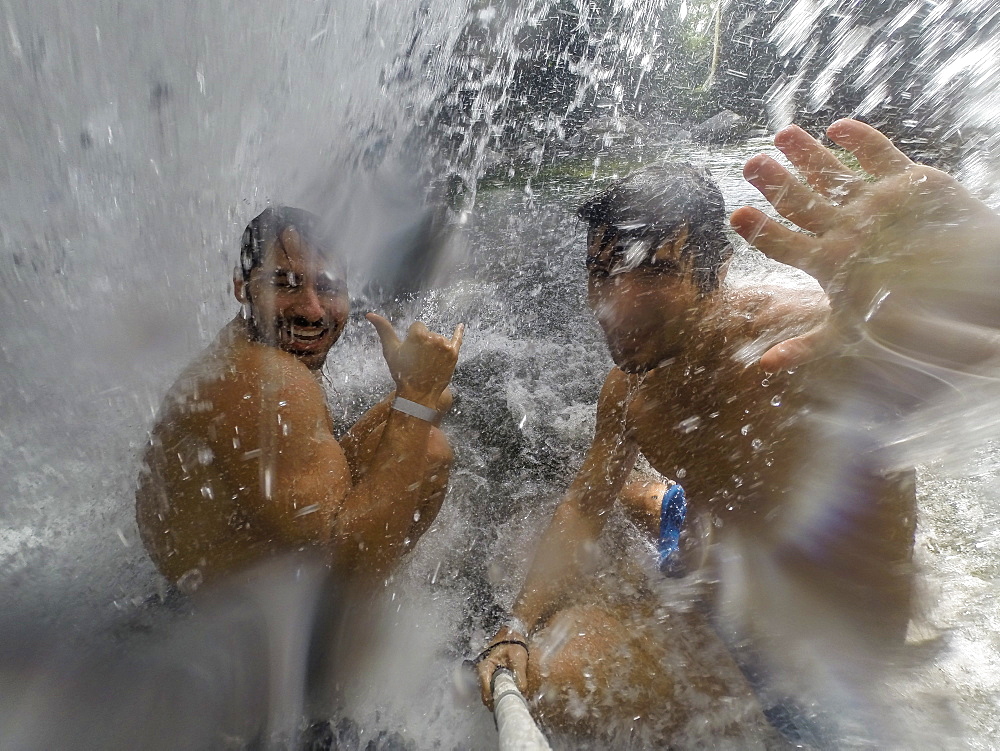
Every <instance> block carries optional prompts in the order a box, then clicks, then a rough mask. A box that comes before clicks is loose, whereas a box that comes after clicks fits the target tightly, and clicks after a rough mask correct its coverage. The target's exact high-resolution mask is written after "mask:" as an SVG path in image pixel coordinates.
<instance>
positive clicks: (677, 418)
mask: <svg viewBox="0 0 1000 751" xmlns="http://www.w3.org/2000/svg"><path fill="white" fill-rule="evenodd" d="M660 371H663V372H660ZM660 371H654V372H653V373H650V374H649V376H648V377H647V380H646V381H645V382H644V383H643V384H642V385H641V386H640V388H639V389H638V392H637V394H636V397H635V398H634V399H633V400H632V402H631V404H630V405H629V409H628V413H627V415H628V417H627V419H628V423H629V430H630V433H631V435H632V436H633V437H634V439H635V441H636V442H637V444H638V446H639V449H640V451H641V452H642V454H643V455H644V456H645V457H646V459H647V460H648V461H649V463H650V464H651V465H652V466H653V468H654V469H656V470H657V471H658V472H660V473H661V474H663V475H665V476H667V477H669V478H671V479H673V480H676V481H677V482H679V483H681V484H682V485H684V486H685V488H686V489H687V491H688V496H689V497H690V498H691V499H692V502H694V503H709V504H711V505H712V506H713V507H715V508H730V510H731V508H735V507H736V506H738V505H739V504H740V502H741V501H742V500H743V499H745V498H746V497H748V496H749V495H751V494H752V492H753V490H754V489H755V487H756V486H757V485H759V479H760V476H761V473H762V471H763V470H764V468H766V467H768V466H770V464H771V463H772V462H773V461H774V451H775V448H776V442H777V439H778V435H779V429H780V426H781V425H782V424H783V423H784V422H785V421H786V420H787V417H788V415H787V411H786V409H785V404H784V402H785V392H786V389H787V388H788V385H789V384H788V378H787V376H786V377H779V378H774V377H772V378H766V377H765V376H764V374H763V373H761V372H760V370H759V369H757V368H756V367H749V368H747V367H744V366H743V365H741V364H737V363H732V362H724V363H720V364H718V366H717V367H715V368H713V369H711V370H709V369H708V368H705V369H701V370H698V369H690V368H680V367H677V368H669V369H660Z"/></svg>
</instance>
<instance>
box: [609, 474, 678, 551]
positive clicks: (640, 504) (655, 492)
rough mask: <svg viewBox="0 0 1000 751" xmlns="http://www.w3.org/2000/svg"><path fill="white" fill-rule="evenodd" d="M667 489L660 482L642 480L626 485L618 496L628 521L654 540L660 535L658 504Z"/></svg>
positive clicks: (664, 484)
mask: <svg viewBox="0 0 1000 751" xmlns="http://www.w3.org/2000/svg"><path fill="white" fill-rule="evenodd" d="M667 487H668V483H666V482H664V481H662V480H650V479H645V478H643V479H637V480H632V481H631V482H628V483H626V485H625V487H623V488H622V489H621V492H620V493H619V494H618V502H619V503H620V504H621V505H622V510H623V511H624V512H625V515H626V516H627V517H628V519H629V521H631V522H632V523H633V524H635V526H637V527H638V528H639V529H640V530H642V531H644V532H646V533H647V534H648V535H649V536H650V537H652V538H654V539H655V538H656V537H657V536H659V533H660V504H661V503H662V501H663V494H664V493H665V492H666V491H667Z"/></svg>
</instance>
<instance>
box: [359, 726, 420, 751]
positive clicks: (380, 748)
mask: <svg viewBox="0 0 1000 751" xmlns="http://www.w3.org/2000/svg"><path fill="white" fill-rule="evenodd" d="M416 749H417V747H416V744H414V743H412V742H411V741H408V740H406V738H404V737H403V736H402V735H401V734H400V733H397V732H395V731H393V732H389V731H386V730H382V731H380V732H379V734H378V736H377V737H375V738H372V739H371V740H370V741H368V745H367V746H365V751H416Z"/></svg>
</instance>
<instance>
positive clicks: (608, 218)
mask: <svg viewBox="0 0 1000 751" xmlns="http://www.w3.org/2000/svg"><path fill="white" fill-rule="evenodd" d="M577 215H578V216H579V217H580V218H581V219H583V220H584V221H586V222H587V223H588V224H589V225H590V227H591V229H592V230H594V229H597V228H599V227H602V226H605V225H606V226H608V227H609V228H610V231H609V233H608V235H606V236H605V238H604V239H603V241H602V245H605V246H606V244H607V243H608V242H609V241H611V240H615V241H617V242H618V243H620V244H622V246H623V247H622V252H621V253H620V254H619V258H618V260H617V263H616V264H615V268H614V271H612V272H611V273H616V272H617V273H620V272H622V271H627V270H631V269H633V268H636V267H638V266H640V265H642V264H644V263H645V264H647V265H652V266H655V265H656V264H655V263H652V262H651V261H652V257H653V255H654V254H655V252H656V250H657V248H659V247H660V245H661V244H662V243H663V242H664V241H666V240H669V239H671V238H674V237H676V236H677V234H678V232H679V231H680V230H681V229H682V228H683V227H684V226H685V225H686V226H687V229H688V237H687V242H686V243H685V245H684V248H683V249H682V250H681V258H682V259H684V260H687V259H690V260H691V261H693V271H692V274H693V277H694V281H695V283H696V284H697V285H698V289H699V290H700V291H701V292H702V293H703V294H704V293H707V292H711V291H712V290H714V289H717V288H718V286H719V283H720V278H719V269H720V268H721V267H722V264H723V263H724V262H725V261H726V260H727V259H728V258H729V257H730V256H731V255H732V253H733V246H732V245H731V244H730V242H729V239H728V238H727V237H726V231H725V227H726V202H725V200H724V199H723V197H722V192H721V191H720V190H719V188H718V186H717V185H716V184H715V182H714V181H713V180H712V178H711V177H710V176H709V174H708V172H707V171H706V170H704V169H702V168H699V167H695V166H693V165H691V164H686V163H671V162H658V163H656V164H654V165H650V166H648V167H644V168H642V169H640V170H637V171H635V172H633V173H632V174H630V175H628V176H627V177H624V178H622V179H621V180H617V181H616V182H614V183H612V184H611V186H610V187H608V188H607V189H606V190H605V191H603V192H602V193H600V194H598V195H596V196H594V197H592V198H590V199H588V200H587V201H586V202H585V203H584V204H583V205H582V206H580V208H579V209H578V210H577Z"/></svg>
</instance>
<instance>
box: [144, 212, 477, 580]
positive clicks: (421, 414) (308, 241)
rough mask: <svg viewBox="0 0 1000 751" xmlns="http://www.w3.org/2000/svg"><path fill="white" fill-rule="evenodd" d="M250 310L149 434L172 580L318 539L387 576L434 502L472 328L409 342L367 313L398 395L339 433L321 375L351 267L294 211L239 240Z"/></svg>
mask: <svg viewBox="0 0 1000 751" xmlns="http://www.w3.org/2000/svg"><path fill="white" fill-rule="evenodd" d="M233 291H234V294H235V296H236V299H237V300H238V301H239V302H240V303H241V305H242V311H241V313H240V314H238V315H237V316H236V317H235V318H234V319H233V320H232V321H230V322H229V324H227V325H226V327H225V328H223V329H222V331H221V332H220V333H219V335H218V336H217V337H216V339H215V341H214V342H213V343H212V344H211V345H210V346H209V347H208V348H207V349H206V350H205V351H204V352H203V353H202V354H201V355H200V356H199V357H198V358H197V359H196V360H195V361H194V362H193V363H192V364H191V365H190V366H188V368H187V369H186V370H185V371H184V372H183V373H182V374H181V376H180V377H179V378H178V379H177V382H176V383H175V384H174V385H173V387H172V388H171V389H170V391H169V392H168V394H167V396H166V398H165V399H164V402H163V405H162V407H161V410H160V415H159V418H158V420H157V423H156V425H155V427H154V428H153V430H152V433H151V438H150V443H149V448H148V449H147V451H146V455H145V461H144V466H143V469H142V472H141V474H140V477H139V483H138V490H137V493H136V516H137V520H138V524H139V531H140V533H141V536H142V540H143V543H144V544H145V546H146V549H147V551H148V552H149V555H150V557H151V558H152V559H153V561H154V563H155V564H156V565H157V567H158V568H159V570H160V571H161V572H162V573H163V575H164V576H165V577H166V578H167V579H168V580H169V581H171V582H172V583H175V584H177V585H179V587H180V588H181V589H182V590H184V589H188V590H190V589H193V588H195V587H197V586H198V585H199V584H200V583H201V582H202V581H210V580H213V579H216V578H218V577H220V576H221V575H223V574H226V573H229V572H232V571H236V570H238V569H241V568H243V567H245V566H247V565H249V564H252V563H254V562H256V561H259V560H261V559H263V558H265V557H267V556H270V555H272V554H275V553H281V552H285V551H295V550H302V549H305V548H314V549H318V550H320V551H322V553H323V554H324V555H325V556H326V557H327V560H329V561H330V563H331V564H332V565H333V567H334V569H335V570H336V571H338V573H342V574H345V575H348V576H355V577H359V578H361V579H368V580H378V579H379V578H380V577H384V576H385V574H386V573H387V572H388V571H389V570H390V569H391V568H392V566H393V564H394V563H395V562H396V561H397V560H398V559H399V557H400V556H401V555H402V554H403V553H404V552H406V550H407V549H408V547H409V546H411V545H412V544H413V543H414V542H416V540H417V539H418V538H419V537H420V535H422V534H423V533H424V532H425V531H426V530H427V528H428V527H429V526H430V524H431V522H432V521H433V520H434V517H435V516H436V515H437V512H438V510H439V509H440V506H441V502H442V500H443V497H444V494H445V490H446V487H447V482H448V471H449V468H450V465H451V460H452V454H451V450H450V447H449V445H448V442H447V441H446V439H445V438H444V436H443V434H442V433H441V432H440V430H438V428H437V427H435V425H436V422H437V419H438V415H439V414H440V412H441V411H442V410H444V409H447V407H448V406H449V403H450V395H449V393H448V390H447V386H448V383H449V381H450V380H451V375H452V371H453V369H454V367H455V363H456V361H457V358H458V351H459V347H460V346H461V340H462V329H463V327H462V326H459V327H458V328H457V329H456V330H455V334H454V336H453V337H452V338H451V339H448V338H446V337H442V336H440V335H438V334H434V333H432V332H430V331H428V330H427V328H426V327H425V326H424V325H423V324H422V323H419V322H416V323H414V324H413V325H412V326H411V327H410V329H409V332H408V333H407V336H406V338H405V339H403V340H402V341H401V340H400V339H399V338H398V337H397V336H396V334H395V332H394V330H393V328H392V325H391V324H390V323H389V322H388V321H387V320H386V319H384V318H382V317H381V316H378V315H375V314H374V313H369V314H368V316H367V317H368V320H369V321H370V322H371V323H372V324H373V325H374V326H375V329H376V331H377V332H378V335H379V338H380V339H381V342H382V351H383V354H384V356H385V361H386V363H387V364H388V366H389V372H390V373H391V374H392V378H393V380H394V381H395V384H396V390H395V392H394V393H393V394H390V396H389V397H388V398H387V399H386V400H385V401H383V402H381V403H380V404H378V405H376V406H375V407H373V408H372V409H371V410H369V411H368V412H367V413H366V414H365V415H364V416H362V417H361V419H360V420H358V422H357V423H356V424H355V425H354V426H353V427H352V428H351V429H350V430H348V431H347V433H346V434H345V435H344V436H343V437H342V438H341V439H340V441H338V440H337V439H336V438H335V437H334V424H333V420H332V419H331V417H330V414H329V412H328V411H327V407H326V399H325V394H324V391H323V388H322V386H321V384H320V381H319V376H320V369H321V368H322V366H323V363H324V362H325V360H326V356H327V353H328V352H329V350H330V348H331V347H332V346H333V345H334V343H335V342H336V341H337V339H338V338H339V337H340V335H341V333H342V332H343V330H344V326H345V324H346V323H347V317H348V313H349V308H350V306H349V300H348V296H347V285H346V282H345V276H344V269H343V266H342V265H341V262H340V261H339V259H338V258H337V257H336V256H335V255H334V254H333V252H332V249H331V245H330V243H329V242H328V240H327V238H326V237H325V236H324V235H323V234H321V233H320V230H319V220H318V218H317V217H315V216H314V215H312V214H309V213H308V212H306V211H302V210H300V209H292V208H287V207H281V208H269V209H266V210H265V211H264V212H263V213H262V214H260V216H258V217H257V218H255V219H254V220H253V221H252V222H251V223H250V224H249V226H248V227H247V229H246V232H245V233H244V235H243V246H242V250H241V257H240V265H239V266H238V267H237V269H236V271H235V272H234V276H233Z"/></svg>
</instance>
